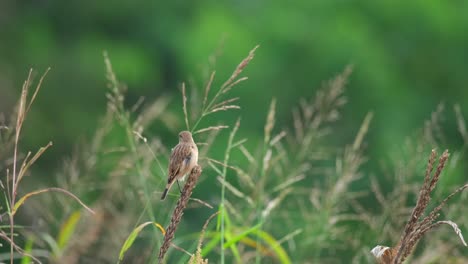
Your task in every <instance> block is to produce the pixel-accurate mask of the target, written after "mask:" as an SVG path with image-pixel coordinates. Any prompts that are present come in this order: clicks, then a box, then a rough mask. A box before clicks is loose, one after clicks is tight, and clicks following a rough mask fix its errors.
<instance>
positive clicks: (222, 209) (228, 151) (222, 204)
mask: <svg viewBox="0 0 468 264" xmlns="http://www.w3.org/2000/svg"><path fill="white" fill-rule="evenodd" d="M239 126H240V119H237V121H236V124H235V125H234V128H233V129H232V131H231V133H230V134H229V139H228V142H227V147H226V151H225V152H224V164H229V157H230V154H231V150H232V145H233V142H234V137H235V135H236V133H237V130H238V129H239ZM226 176H227V166H223V169H222V174H221V178H222V179H223V181H226ZM225 199H226V186H225V184H222V185H221V202H220V204H219V210H218V211H219V212H220V214H219V217H220V232H221V234H220V236H221V239H220V250H221V253H220V254H221V259H220V262H221V264H224V262H225V256H224V254H225V253H224V251H225V250H224V243H225V241H224V239H225V213H226V211H225V210H226V208H225V202H226V201H225Z"/></svg>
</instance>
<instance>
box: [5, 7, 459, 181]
mask: <svg viewBox="0 0 468 264" xmlns="http://www.w3.org/2000/svg"><path fill="white" fill-rule="evenodd" d="M467 14H468V2H467V1H422V0H419V1H389V0H386V1H343V0H342V1H329V0H326V1H325V0H323V1H307V0H304V1H290V2H285V1H261V0H259V1H245V0H240V1H205V0H201V1H154V0H153V1H130V0H116V1H56V0H55V1H54V0H36V1H9V0H3V1H0V113H1V112H4V113H11V111H12V109H13V107H14V105H15V103H16V101H17V98H19V94H20V89H21V86H22V82H23V81H24V79H26V77H27V73H28V71H29V69H30V68H31V67H32V68H34V69H35V70H37V71H38V74H41V73H42V72H43V71H44V70H45V69H46V68H47V67H49V66H50V67H51V68H52V69H51V71H50V72H49V74H48V75H47V77H46V79H45V82H44V84H43V89H42V90H41V92H40V94H39V97H38V99H37V101H36V103H35V105H34V106H33V111H32V112H31V114H30V116H29V117H28V120H27V123H26V125H25V130H24V139H23V141H22V146H23V148H24V149H36V148H37V146H42V145H45V144H46V143H47V142H48V141H49V140H52V141H53V142H54V146H53V148H51V149H50V150H49V151H48V153H47V154H46V155H44V156H43V157H42V158H41V160H40V161H39V163H38V170H39V171H41V172H42V174H43V175H44V176H43V177H52V175H50V171H51V168H55V167H57V166H59V165H60V164H61V163H62V161H63V159H64V158H65V157H67V156H69V155H70V153H72V150H73V148H74V146H75V145H76V144H78V143H79V142H80V141H79V140H82V139H86V138H89V137H90V136H91V135H92V134H93V133H94V131H95V130H96V126H97V123H98V120H99V117H100V116H102V115H103V114H104V112H105V109H106V97H105V93H106V79H105V65H104V62H103V56H102V53H103V51H104V50H107V51H108V53H109V57H110V59H111V60H112V63H113V66H114V69H115V72H116V75H117V76H118V78H119V79H120V80H122V82H124V83H125V84H127V86H128V91H127V98H126V104H127V105H128V106H131V105H133V104H134V103H135V102H137V101H138V99H139V98H140V97H141V96H143V97H145V100H146V101H148V102H149V101H152V100H154V99H155V98H157V97H159V96H162V95H168V96H169V97H170V98H171V102H170V107H169V108H170V109H171V110H172V111H173V112H175V113H177V114H178V115H179V116H180V117H181V119H180V122H179V123H178V125H177V126H176V127H174V128H171V129H168V128H166V127H161V126H157V125H155V126H152V127H151V128H150V129H149V131H146V135H147V136H160V137H161V138H162V139H163V140H164V139H167V141H168V142H169V143H167V145H171V144H173V143H175V138H174V134H175V133H176V132H177V131H178V130H181V129H183V128H184V123H183V120H182V116H183V115H182V111H181V99H180V85H181V83H182V82H183V81H186V82H187V83H189V84H196V85H198V86H200V87H201V86H203V80H204V78H206V76H207V72H206V65H208V64H209V63H210V62H209V57H210V55H212V54H214V53H217V54H219V56H218V57H217V59H216V63H215V64H213V63H212V64H211V66H212V68H215V69H216V72H217V80H218V81H217V82H218V84H219V83H221V81H222V80H225V79H226V78H228V77H229V75H230V74H231V72H232V70H233V69H234V68H235V66H236V65H237V64H238V63H239V62H240V61H241V59H242V58H244V57H245V56H246V55H247V54H248V51H249V50H251V49H252V48H253V47H254V46H255V45H257V44H259V45H260V48H259V49H258V50H257V52H256V57H255V58H254V60H253V61H252V62H251V63H250V65H249V67H248V68H247V69H246V74H245V75H248V76H249V80H248V81H247V82H244V83H242V84H241V85H240V86H239V87H236V89H235V91H233V94H234V95H235V96H239V97H241V100H240V105H241V107H242V109H241V110H239V111H238V112H236V113H234V114H232V113H231V114H229V115H226V116H225V120H222V121H223V123H227V124H232V123H233V121H234V120H235V119H236V118H237V116H242V127H243V129H242V131H241V132H240V133H241V136H240V137H248V138H249V141H250V139H253V142H256V141H255V140H256V139H260V138H261V137H262V136H263V126H264V122H265V118H266V113H267V110H268V107H269V104H270V101H271V99H272V98H276V99H277V120H278V124H277V127H279V128H281V127H285V126H289V125H290V124H291V123H292V115H291V109H292V108H293V107H294V106H296V105H297V103H298V102H299V100H300V99H301V98H310V97H312V96H314V94H315V92H316V91H317V89H319V88H320V87H321V83H322V82H323V81H325V80H328V79H330V78H332V77H333V76H335V75H336V74H337V73H339V72H341V71H342V70H343V69H344V68H345V66H346V65H348V64H352V65H353V66H354V71H353V73H352V75H351V77H350V82H349V85H348V88H347V92H346V94H347V97H348V101H349V103H348V105H347V106H346V108H345V111H344V112H343V115H342V117H341V121H340V122H339V124H337V126H335V129H336V131H334V133H333V136H332V137H331V138H330V140H335V141H336V142H334V143H333V144H336V145H337V146H339V145H343V144H345V143H349V142H352V140H353V138H354V136H355V134H356V132H357V129H358V127H359V125H360V123H361V122H362V120H363V119H364V116H365V115H366V113H367V112H369V111H372V112H373V113H374V119H373V121H372V123H371V128H370V132H369V137H368V139H367V145H368V147H367V148H366V155H367V156H369V157H370V161H369V163H368V166H369V167H371V168H378V167H379V162H380V161H381V160H382V159H385V158H387V157H388V155H389V153H392V152H394V151H398V150H399V149H400V148H401V147H400V146H401V143H402V142H404V140H405V139H406V138H407V137H408V136H411V135H414V134H415V132H416V131H418V129H420V128H422V127H423V126H424V120H426V119H429V118H430V116H431V112H432V111H434V110H435V109H436V107H437V105H438V104H439V103H441V102H443V103H445V106H446V109H447V112H448V113H449V114H448V115H447V119H448V122H447V124H448V125H447V127H445V128H444V130H445V132H446V137H444V138H443V139H442V141H443V142H442V143H443V147H446V148H458V147H459V146H460V145H462V139H461V137H459V136H456V134H457V127H456V124H455V122H454V117H453V114H452V105H453V104H455V103H459V104H460V105H461V109H462V112H464V113H465V116H466V114H468V108H467V107H466V104H467V103H468V88H467V83H468V74H467V69H468V48H467V47H468V34H467V31H466V30H467V28H468V15H467ZM169 130H172V131H169ZM220 152H221V151H220ZM465 174H466V173H465ZM459 177H461V178H464V179H466V176H463V175H460V176H459ZM200 188H203V187H200Z"/></svg>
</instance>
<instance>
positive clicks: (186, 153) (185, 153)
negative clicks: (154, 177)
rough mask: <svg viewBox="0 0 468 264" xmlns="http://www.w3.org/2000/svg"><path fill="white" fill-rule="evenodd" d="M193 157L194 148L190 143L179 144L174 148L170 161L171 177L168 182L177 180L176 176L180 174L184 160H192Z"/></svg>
mask: <svg viewBox="0 0 468 264" xmlns="http://www.w3.org/2000/svg"><path fill="white" fill-rule="evenodd" d="M191 157H192V148H191V146H190V145H189V144H179V145H177V146H176V147H175V148H174V149H173V150H172V154H171V159H170V163H169V177H168V183H171V182H173V181H174V180H175V177H176V176H177V175H178V174H179V172H180V169H181V167H182V165H183V162H186V161H187V160H190V158H191Z"/></svg>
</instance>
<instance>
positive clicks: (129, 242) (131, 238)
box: [117, 222, 166, 263]
mask: <svg viewBox="0 0 468 264" xmlns="http://www.w3.org/2000/svg"><path fill="white" fill-rule="evenodd" d="M151 224H153V225H154V226H155V227H157V228H159V230H161V233H163V234H165V233H166V231H164V228H163V227H162V226H161V225H160V224H158V223H156V222H146V223H143V224H141V225H139V226H137V227H136V228H135V229H133V231H132V232H131V233H130V235H129V236H128V237H127V239H126V240H125V242H124V244H123V245H122V248H121V249H120V253H119V261H118V262H117V263H120V261H122V259H123V258H124V255H125V252H127V250H128V249H129V248H130V247H131V246H132V245H133V242H135V239H136V238H137V236H138V234H140V232H141V230H143V228H145V227H146V226H148V225H151Z"/></svg>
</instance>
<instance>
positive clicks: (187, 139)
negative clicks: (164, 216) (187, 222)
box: [161, 131, 198, 200]
mask: <svg viewBox="0 0 468 264" xmlns="http://www.w3.org/2000/svg"><path fill="white" fill-rule="evenodd" d="M197 163H198V148H197V145H196V144H195V142H194V141H193V138H192V133H190V132H189V131H182V132H180V133H179V144H177V145H176V146H175V147H174V148H173V149H172V153H171V158H170V159H169V168H168V179H167V184H166V189H164V192H163V194H162V196H161V200H164V199H166V195H167V192H168V191H169V190H170V189H171V187H172V185H173V184H174V182H176V181H177V184H179V180H184V177H185V175H186V174H188V173H190V171H192V169H193V167H195V165H197ZM179 189H180V186H179Z"/></svg>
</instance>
